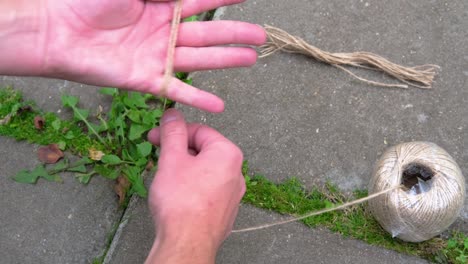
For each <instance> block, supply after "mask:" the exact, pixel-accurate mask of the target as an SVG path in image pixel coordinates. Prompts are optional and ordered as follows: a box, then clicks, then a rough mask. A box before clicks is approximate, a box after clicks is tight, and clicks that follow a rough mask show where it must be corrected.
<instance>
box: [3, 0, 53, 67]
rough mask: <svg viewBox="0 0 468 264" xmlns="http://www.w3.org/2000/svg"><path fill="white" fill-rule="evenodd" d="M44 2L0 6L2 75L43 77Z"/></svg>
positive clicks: (18, 0) (14, 0)
mask: <svg viewBox="0 0 468 264" xmlns="http://www.w3.org/2000/svg"><path fill="white" fill-rule="evenodd" d="M43 2H44V1H41V0H36V1H29V0H7V1H1V2H0V75H29V76H32V75H36V76H37V75H41V74H42V72H43V62H42V58H43V53H44V42H45V41H44V38H45V34H44V32H45V25H44V23H43V22H44V21H45V17H44V16H43V15H42V14H44V7H43V6H44V4H43Z"/></svg>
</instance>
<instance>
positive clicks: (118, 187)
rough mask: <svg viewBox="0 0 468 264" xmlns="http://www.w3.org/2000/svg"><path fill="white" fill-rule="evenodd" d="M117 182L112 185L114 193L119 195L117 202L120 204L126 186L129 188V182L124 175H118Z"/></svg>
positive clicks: (126, 189) (126, 188)
mask: <svg viewBox="0 0 468 264" xmlns="http://www.w3.org/2000/svg"><path fill="white" fill-rule="evenodd" d="M116 181H117V183H116V184H115V186H114V191H115V193H116V194H117V195H118V196H119V204H120V205H122V204H123V203H124V202H125V196H126V195H127V191H128V188H130V185H131V184H130V182H129V181H128V180H127V178H125V177H124V176H122V175H120V176H119V178H117V180H116Z"/></svg>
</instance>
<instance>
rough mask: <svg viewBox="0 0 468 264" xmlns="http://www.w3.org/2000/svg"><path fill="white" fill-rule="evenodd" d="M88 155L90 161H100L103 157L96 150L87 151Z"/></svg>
mask: <svg viewBox="0 0 468 264" xmlns="http://www.w3.org/2000/svg"><path fill="white" fill-rule="evenodd" d="M88 153H89V158H90V159H92V160H97V161H99V160H101V159H102V157H103V156H104V153H103V152H102V151H100V150H96V149H93V148H91V149H88Z"/></svg>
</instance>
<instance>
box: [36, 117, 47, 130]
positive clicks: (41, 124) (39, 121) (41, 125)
mask: <svg viewBox="0 0 468 264" xmlns="http://www.w3.org/2000/svg"><path fill="white" fill-rule="evenodd" d="M44 125H45V120H44V118H43V117H42V116H36V117H34V126H35V127H36V129H37V130H42V129H44Z"/></svg>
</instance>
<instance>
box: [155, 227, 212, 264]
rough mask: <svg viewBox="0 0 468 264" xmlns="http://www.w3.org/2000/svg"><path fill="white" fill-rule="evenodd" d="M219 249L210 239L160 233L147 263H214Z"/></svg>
mask: <svg viewBox="0 0 468 264" xmlns="http://www.w3.org/2000/svg"><path fill="white" fill-rule="evenodd" d="M217 250H218V245H215V244H214V243H212V241H211V240H210V239H204V238H201V237H196V236H186V235H183V234H178V235H166V234H158V235H157V237H156V240H155V242H154V244H153V247H152V249H151V252H150V254H149V256H148V258H147V260H146V264H152V263H161V264H188V263H190V264H214V263H215V258H216V252H217Z"/></svg>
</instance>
